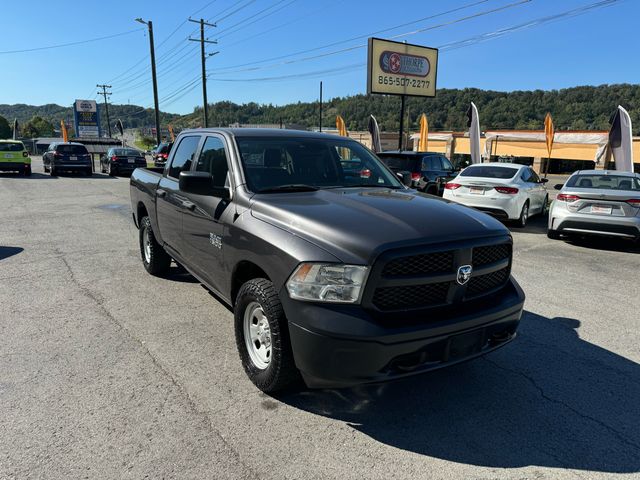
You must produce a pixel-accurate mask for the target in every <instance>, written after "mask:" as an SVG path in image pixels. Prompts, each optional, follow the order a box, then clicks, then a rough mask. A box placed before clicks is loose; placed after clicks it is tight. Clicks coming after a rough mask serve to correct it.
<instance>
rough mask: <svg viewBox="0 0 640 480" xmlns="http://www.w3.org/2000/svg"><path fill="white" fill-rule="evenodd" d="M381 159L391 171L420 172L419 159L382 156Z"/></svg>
mask: <svg viewBox="0 0 640 480" xmlns="http://www.w3.org/2000/svg"><path fill="white" fill-rule="evenodd" d="M380 158H381V159H382V161H383V162H384V163H385V165H387V166H388V167H389V168H390V169H391V170H393V171H398V170H409V171H410V172H419V171H420V165H421V160H420V159H419V158H417V157H406V156H401V155H398V156H392V155H384V156H383V155H381V156H380Z"/></svg>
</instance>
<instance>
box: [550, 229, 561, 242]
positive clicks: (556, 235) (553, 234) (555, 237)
mask: <svg viewBox="0 0 640 480" xmlns="http://www.w3.org/2000/svg"><path fill="white" fill-rule="evenodd" d="M547 237H549V238H550V239H551V240H560V234H559V233H558V232H557V231H555V230H547Z"/></svg>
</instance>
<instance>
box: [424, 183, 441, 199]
mask: <svg viewBox="0 0 640 480" xmlns="http://www.w3.org/2000/svg"><path fill="white" fill-rule="evenodd" d="M425 193H427V194H428V195H435V196H436V197H437V196H438V187H434V186H433V185H431V186H429V187H427V189H426V190H425Z"/></svg>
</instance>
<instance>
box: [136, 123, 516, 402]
mask: <svg viewBox="0 0 640 480" xmlns="http://www.w3.org/2000/svg"><path fill="white" fill-rule="evenodd" d="M347 167H348V168H347ZM405 173H407V172H405ZM399 176H402V172H400V175H398V176H396V175H395V174H394V173H393V172H391V170H389V169H388V168H387V167H386V166H385V165H384V164H383V163H382V162H381V161H380V160H379V159H378V158H377V157H376V156H375V155H374V154H373V153H371V152H370V151H369V150H368V149H366V148H365V147H364V146H363V145H361V144H360V143H358V142H356V141H354V140H350V139H348V138H344V137H337V136H332V135H325V134H318V133H311V132H300V131H288V130H266V129H265V130H263V129H198V130H187V131H183V132H182V133H181V134H180V135H179V136H178V138H177V139H176V142H175V144H174V147H173V148H172V150H171V152H170V154H169V158H168V161H167V164H166V166H165V167H164V169H153V168H150V169H144V168H140V169H136V170H135V171H134V172H133V175H132V177H131V183H130V188H131V205H132V208H133V217H134V222H135V224H136V226H137V227H138V229H139V242H140V252H141V257H142V262H143V264H144V267H145V269H146V270H147V271H148V272H149V273H151V274H153V275H160V276H161V275H163V274H164V273H166V272H167V270H168V269H169V267H170V263H171V261H172V260H174V261H175V262H176V263H178V264H180V265H182V266H183V267H184V268H186V269H187V270H188V271H189V272H190V273H191V274H192V275H193V276H194V277H196V278H197V279H198V280H199V281H200V282H201V283H202V284H203V285H205V286H206V287H207V288H208V289H209V290H211V291H212V292H214V293H215V294H216V296H217V297H218V298H219V299H221V301H223V302H225V303H226V304H228V305H229V306H230V307H231V308H232V309H233V312H234V323H235V325H234V326H235V336H236V344H237V347H238V352H239V355H240V359H241V362H242V365H243V367H244V369H245V371H246V373H247V375H248V376H249V378H250V379H251V380H252V381H253V383H254V384H255V385H256V386H257V387H258V388H260V389H261V390H263V391H265V392H273V391H276V390H279V389H282V388H285V387H287V386H289V385H290V384H292V383H294V382H296V381H297V380H298V379H300V378H302V379H303V380H304V381H305V382H306V384H307V386H309V387H312V388H313V387H329V386H331V387H340V386H349V385H355V384H361V383H369V382H380V381H386V380H391V379H396V378H401V377H405V376H409V375H415V374H417V373H422V372H426V371H429V370H433V369H436V368H439V367H444V366H448V365H453V364H456V363H459V362H462V361H465V360H468V359H471V358H474V357H477V356H479V355H482V354H485V353H487V352H490V351H492V350H494V349H496V348H498V347H501V346H503V345H505V344H506V343H508V342H510V341H511V340H512V339H513V338H514V337H515V336H516V330H517V327H518V323H519V321H520V316H521V314H522V308H523V304H524V294H523V292H522V290H521V288H520V287H519V286H518V284H517V283H516V281H515V280H514V279H513V277H512V276H511V261H512V239H511V236H510V234H509V231H508V230H507V229H506V228H505V227H504V226H503V225H502V224H501V223H500V222H498V221H497V220H494V219H493V218H491V217H489V216H488V215H486V214H484V213H481V212H478V211H475V210H472V209H469V208H467V207H464V206H461V205H457V204H455V203H449V202H447V201H446V200H443V199H441V198H438V197H435V196H431V195H427V194H425V193H421V192H416V191H415V190H411V189H409V188H407V187H406V186H405V185H404V184H403V182H401V181H400V180H399V179H398V177H399ZM405 178H407V180H409V181H410V179H411V177H410V175H406V176H405ZM185 315H188V313H186V312H185Z"/></svg>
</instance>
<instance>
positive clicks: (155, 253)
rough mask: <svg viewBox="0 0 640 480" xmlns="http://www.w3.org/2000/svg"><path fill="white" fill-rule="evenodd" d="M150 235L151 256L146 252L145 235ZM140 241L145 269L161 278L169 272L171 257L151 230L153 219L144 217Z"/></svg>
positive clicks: (141, 224)
mask: <svg viewBox="0 0 640 480" xmlns="http://www.w3.org/2000/svg"><path fill="white" fill-rule="evenodd" d="M147 232H148V234H149V254H148V258H147V253H146V252H145V235H146V234H147ZM138 238H139V241H140V256H141V257H142V264H143V265H144V269H145V270H146V271H147V272H149V273H150V274H151V275H155V276H157V277H160V276H162V275H164V274H165V273H167V271H169V266H170V265H171V257H170V256H169V255H168V254H167V252H166V251H165V249H164V248H162V245H160V244H159V243H158V241H157V240H156V237H155V235H154V234H153V229H152V228H151V219H150V218H149V217H142V220H140V230H139V235H138Z"/></svg>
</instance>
